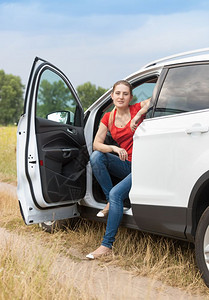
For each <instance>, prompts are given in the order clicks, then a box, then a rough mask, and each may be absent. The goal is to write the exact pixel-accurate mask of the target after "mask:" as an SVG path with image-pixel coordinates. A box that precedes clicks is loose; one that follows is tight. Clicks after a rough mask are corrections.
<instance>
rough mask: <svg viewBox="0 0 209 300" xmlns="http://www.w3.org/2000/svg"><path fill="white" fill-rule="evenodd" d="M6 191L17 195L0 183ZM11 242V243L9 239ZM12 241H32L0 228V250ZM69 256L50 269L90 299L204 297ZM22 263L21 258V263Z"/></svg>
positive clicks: (108, 266) (71, 250) (23, 243)
mask: <svg viewBox="0 0 209 300" xmlns="http://www.w3.org/2000/svg"><path fill="white" fill-rule="evenodd" d="M2 191H4V193H5V191H6V192H7V193H8V194H12V195H14V196H16V187H15V186H12V185H9V184H5V183H0V196H1V192H2ZM9 241H10V242H9ZM11 241H12V243H15V244H16V245H17V251H20V249H19V250H18V245H19V247H24V245H25V246H26V245H28V243H30V242H31V239H30V237H29V236H24V235H18V234H17V233H15V232H11V231H7V230H6V229H4V228H0V249H1V251H2V250H3V249H5V248H6V247H7V248H8V245H9V244H10V243H11ZM36 246H37V248H43V249H42V250H41V252H42V253H45V252H46V251H47V249H44V246H43V245H36ZM69 251H70V254H71V255H72V257H76V258H79V259H77V260H75V259H70V258H69V257H65V256H63V255H60V256H59V257H58V258H57V260H56V262H55V263H54V265H53V268H52V270H53V271H52V272H54V273H56V274H57V273H58V272H59V274H60V275H59V279H60V282H61V283H62V282H64V281H65V280H66V279H68V280H69V278H71V279H72V283H73V285H74V287H75V288H77V289H78V290H80V291H81V292H82V293H83V292H84V291H85V290H86V291H88V295H89V298H96V299H101V300H103V299H105V300H109V299H114V300H117V299H130V300H131V299H139V300H140V299H160V300H161V299H162V300H164V299H169V300H170V299H171V300H172V299H175V300H176V299H189V300H190V299H191V300H192V299H205V298H204V297H200V296H198V297H197V296H193V295H190V294H189V293H187V292H185V291H182V290H180V289H178V288H173V287H169V286H166V285H164V284H163V283H162V282H160V281H156V280H151V279H149V278H145V277H139V276H134V275H133V274H131V273H130V272H128V271H125V270H123V269H121V268H119V267H113V266H111V265H108V263H101V262H99V261H89V260H87V259H86V258H85V257H84V256H83V255H82V254H81V253H78V251H77V250H75V249H73V248H71V249H69ZM22 263H23V264H24V261H23V262H22Z"/></svg>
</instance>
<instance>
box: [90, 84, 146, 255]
mask: <svg viewBox="0 0 209 300" xmlns="http://www.w3.org/2000/svg"><path fill="white" fill-rule="evenodd" d="M111 97H112V99H113V103H114V105H115V108H114V109H113V110H112V112H110V113H106V114H105V115H104V116H103V118H102V120H101V123H100V126H99V129H98V131H97V134H96V136H95V140H94V144H93V149H94V150H95V151H94V152H93V153H92V155H91V157H90V162H91V166H92V170H93V173H94V175H95V177H96V179H97V181H98V182H99V184H100V185H101V187H102V190H103V192H104V194H105V196H106V200H107V205H106V207H105V208H104V209H103V210H102V211H100V212H99V213H98V214H97V216H98V217H104V216H106V215H107V214H108V220H107V227H106V232H105V235H104V238H103V241H102V245H101V246H100V247H99V248H97V249H96V250H95V251H94V252H92V253H90V254H88V255H87V256H86V257H87V258H89V259H95V258H98V257H100V256H102V255H107V254H109V253H111V249H112V245H113V242H114V240H115V235H116V233H117V230H118V227H119V225H120V222H121V219H122V217H123V201H124V199H126V198H127V197H128V194H129V191H130V188H131V159H132V148H133V134H134V132H135V130H136V128H137V126H138V125H139V124H140V123H141V122H142V121H143V117H144V116H143V115H144V114H145V113H146V112H147V109H148V107H149V102H150V99H147V100H145V101H142V102H141V103H136V104H134V105H129V103H130V101H131V100H132V98H133V94H132V86H131V85H130V83H129V82H128V81H126V80H120V81H118V82H116V83H115V84H114V86H113V91H112V94H111ZM108 129H109V131H110V133H111V135H112V137H113V139H114V140H115V141H116V142H117V143H118V145H119V146H115V145H106V144H104V140H105V137H106V134H107V131H108ZM113 153H116V154H117V155H114V154H113ZM111 175H113V176H115V177H118V178H120V179H121V181H120V182H119V183H118V184H117V185H115V186H113V184H112V180H111Z"/></svg>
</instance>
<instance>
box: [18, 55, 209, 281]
mask: <svg viewBox="0 0 209 300" xmlns="http://www.w3.org/2000/svg"><path fill="white" fill-rule="evenodd" d="M119 79H120V78H119ZM126 79H127V80H128V81H129V82H130V83H131V84H132V85H133V94H134V97H133V102H139V101H142V100H144V99H146V98H148V97H152V100H151V105H150V108H149V110H148V113H147V115H146V119H145V120H144V121H143V123H142V124H141V125H140V126H139V127H138V129H137V131H136V132H135V135H134V146H133V161H132V181H133V183H132V188H131V191H130V194H129V199H127V200H126V201H125V203H124V206H125V209H124V217H123V224H124V225H125V226H127V227H131V228H136V229H139V230H142V231H146V232H151V233H156V234H160V235H165V236H169V237H174V238H178V239H182V240H188V241H192V242H194V243H195V249H196V258H197V264H198V266H199V269H200V271H201V273H202V275H203V278H204V280H205V283H206V285H207V286H209V49H202V50H198V51H193V52H188V53H183V54H179V55H175V56H172V57H167V58H164V59H161V60H158V61H155V62H152V63H150V64H148V65H146V66H145V67H143V68H141V69H140V70H139V71H138V72H136V73H134V74H132V75H130V76H128V77H127V78H126ZM110 93H111V89H110V90H109V91H108V92H107V93H105V94H104V95H103V96H102V97H101V98H100V99H98V100H97V101H96V102H95V103H94V104H93V105H92V106H91V107H90V108H89V109H88V110H87V111H86V112H85V114H84V112H83V109H82V106H81V103H80V101H79V98H78V96H77V94H76V91H75V90H74V88H73V86H72V85H71V83H70V82H69V80H68V79H67V77H66V76H65V75H64V74H63V73H62V72H61V71H60V70H59V69H57V68H56V67H55V66H53V65H52V64H50V63H48V62H47V61H44V60H42V59H40V58H36V59H35V61H34V64H33V66H32V70H31V75H30V77H29V83H28V86H27V91H26V96H25V105H24V113H23V115H22V116H21V119H20V121H19V125H18V131H17V174H18V199H19V203H20V209H21V212H22V216H23V219H24V221H25V223H26V224H34V223H44V224H48V223H47V222H54V221H56V220H62V219H69V218H75V217H78V216H81V217H85V218H89V219H96V220H98V221H100V220H101V219H99V218H97V217H96V213H97V212H98V211H99V210H100V209H102V208H103V207H104V206H105V198H104V195H103V193H102V190H101V188H100V186H99V185H98V183H97V182H96V180H95V178H94V176H93V175H92V171H91V167H90V164H89V154H91V152H92V142H93V139H94V136H95V133H96V131H97V128H98V125H99V122H100V119H101V117H102V115H103V114H104V113H105V112H106V111H108V110H110V109H112V100H111V96H110ZM109 138H110V137H109ZM107 142H108V141H107ZM112 179H113V181H114V182H117V178H112Z"/></svg>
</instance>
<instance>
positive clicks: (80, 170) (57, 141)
mask: <svg viewBox="0 0 209 300" xmlns="http://www.w3.org/2000/svg"><path fill="white" fill-rule="evenodd" d="M83 115H84V114H83V109H82V106H81V104H80V101H79V98H78V96H77V94H76V92H75V90H74V88H73V87H72V85H71V83H70V82H69V80H68V79H67V77H66V76H65V75H64V74H63V73H62V72H61V71H60V70H58V69H57V68H56V67H55V66H53V65H52V64H50V63H48V62H46V61H44V60H42V59H40V58H36V59H35V60H34V63H33V66H32V70H31V74H30V77H29V82H28V86H27V90H26V95H25V104H24V113H23V115H22V116H21V118H20V121H19V124H18V130H17V180H18V188H17V194H18V200H19V204H20V209H21V213H22V216H23V219H24V221H25V223H26V224H33V223H41V222H46V221H54V220H61V219H67V218H72V217H75V216H78V215H79V212H78V210H77V202H78V201H79V200H81V199H82V198H83V197H84V195H85V192H86V163H87V162H88V154H87V150H86V144H85V138H84V130H83Z"/></svg>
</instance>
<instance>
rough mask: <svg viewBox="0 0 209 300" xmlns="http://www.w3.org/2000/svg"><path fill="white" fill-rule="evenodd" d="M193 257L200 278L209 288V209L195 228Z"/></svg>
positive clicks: (208, 208)
mask: <svg viewBox="0 0 209 300" xmlns="http://www.w3.org/2000/svg"><path fill="white" fill-rule="evenodd" d="M195 255H196V261H197V265H198V268H199V270H200V273H201V276H202V278H203V280H204V282H205V284H206V285H207V287H209V207H207V209H206V210H205V211H204V213H203V214H202V216H201V218H200V220H199V223H198V226H197V230H196V234H195Z"/></svg>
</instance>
